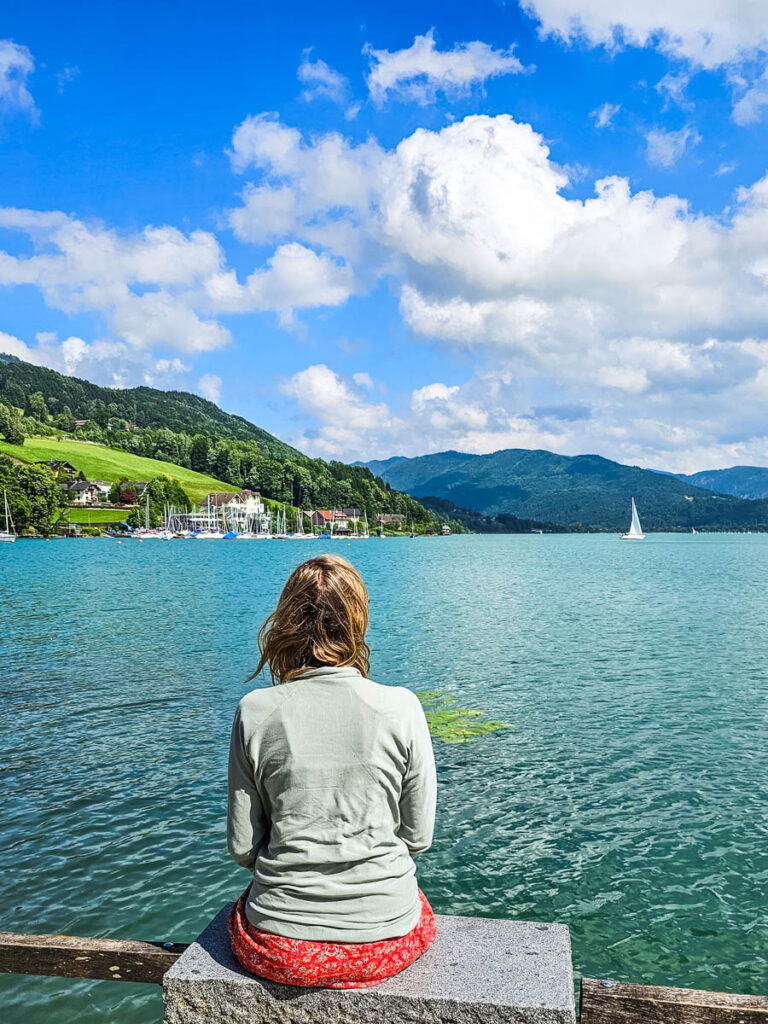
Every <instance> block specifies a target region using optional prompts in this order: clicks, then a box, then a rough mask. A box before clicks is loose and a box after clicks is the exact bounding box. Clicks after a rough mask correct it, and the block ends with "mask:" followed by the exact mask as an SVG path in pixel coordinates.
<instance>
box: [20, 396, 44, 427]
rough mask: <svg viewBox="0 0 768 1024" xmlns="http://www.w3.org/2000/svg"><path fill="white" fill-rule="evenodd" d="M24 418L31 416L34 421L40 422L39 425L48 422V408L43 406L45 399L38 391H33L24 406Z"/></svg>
mask: <svg viewBox="0 0 768 1024" xmlns="http://www.w3.org/2000/svg"><path fill="white" fill-rule="evenodd" d="M24 414H25V416H33V417H34V418H35V419H36V420H40V422H41V423H46V422H47V421H48V406H47V405H46V404H45V398H44V397H43V395H42V393H41V392H40V391H34V392H33V393H32V394H31V395H29V397H28V398H27V401H26V403H25V405H24Z"/></svg>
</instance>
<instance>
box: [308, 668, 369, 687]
mask: <svg viewBox="0 0 768 1024" xmlns="http://www.w3.org/2000/svg"><path fill="white" fill-rule="evenodd" d="M362 678H363V677H362V674H361V672H360V669H357V668H355V667H354V665H320V666H318V667H317V668H311V669H309V671H307V672H302V674H301V675H300V676H297V677H296V678H295V679H294V680H292V682H296V683H300V682H301V681H302V680H303V679H322V680H324V681H326V682H329V683H330V682H334V681H335V680H336V679H362Z"/></svg>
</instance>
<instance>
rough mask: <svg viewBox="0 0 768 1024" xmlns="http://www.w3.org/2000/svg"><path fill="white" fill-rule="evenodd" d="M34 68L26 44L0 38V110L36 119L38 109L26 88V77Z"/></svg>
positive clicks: (33, 60) (32, 59)
mask: <svg viewBox="0 0 768 1024" xmlns="http://www.w3.org/2000/svg"><path fill="white" fill-rule="evenodd" d="M34 70H35V59H34V57H33V56H32V54H31V53H30V51H29V50H28V49H27V47H26V46H19V44H18V43H14V42H13V41H12V40H10V39H0V110H2V111H3V112H5V113H7V114H12V113H22V114H26V115H27V117H29V118H30V119H31V120H33V121H36V120H37V117H38V110H37V107H36V106H35V101H34V100H33V98H32V93H31V92H30V91H29V89H28V88H27V79H28V78H29V76H30V75H31V74H32V72H33V71H34Z"/></svg>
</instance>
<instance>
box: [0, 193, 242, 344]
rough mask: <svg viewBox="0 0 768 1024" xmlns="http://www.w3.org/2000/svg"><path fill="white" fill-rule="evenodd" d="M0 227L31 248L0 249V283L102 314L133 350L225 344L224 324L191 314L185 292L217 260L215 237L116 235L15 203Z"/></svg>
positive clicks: (173, 232) (1, 214) (58, 305)
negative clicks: (21, 252)
mask: <svg viewBox="0 0 768 1024" xmlns="http://www.w3.org/2000/svg"><path fill="white" fill-rule="evenodd" d="M0 226H1V227H4V228H7V229H9V230H11V231H16V232H21V233H24V234H26V235H27V236H28V237H29V238H30V240H31V241H32V242H33V244H34V246H35V251H34V253H33V255H31V256H13V255H10V254H8V253H7V252H0V283H2V284H5V285H22V284H31V285H35V286H36V287H37V288H39V289H40V291H41V292H42V294H43V296H44V297H45V301H46V303H47V304H48V305H49V306H50V307H52V308H54V309H60V310H63V311H64V312H66V313H82V312H97V313H100V314H101V315H103V316H104V318H105V320H106V322H107V324H108V325H109V328H110V330H112V331H113V332H114V333H115V334H116V335H117V336H118V338H120V339H122V340H124V341H126V342H127V343H128V344H129V345H131V346H133V347H135V348H152V347H157V346H161V345H166V346H170V347H172V348H177V349H180V350H182V351H186V352H195V351H204V350H207V349H213V348H218V347H220V346H221V345H225V344H226V343H227V342H228V341H229V332H228V331H227V330H226V329H225V328H223V327H222V326H221V325H219V324H218V323H216V322H215V321H213V320H204V319H201V318H200V317H199V316H198V315H197V312H196V311H195V309H194V303H193V300H192V298H191V295H190V291H191V289H193V288H195V287H197V286H199V284H200V282H201V281H203V280H205V279H206V278H207V277H209V276H211V275H213V274H215V273H217V272H218V271H219V268H220V266H221V264H222V261H223V253H222V251H221V249H220V247H219V244H218V242H217V241H216V239H215V238H214V236H213V235H211V234H208V233H206V232H204V231H193V232H192V233H191V234H190V235H184V234H183V233H182V232H180V231H178V230H177V229H176V228H170V227H163V228H152V227H148V228H145V229H144V231H142V232H140V233H137V234H133V235H119V234H118V233H117V232H115V231H111V230H109V229H107V228H104V227H103V226H101V225H87V224H85V223H84V222H83V221H80V220H77V219H75V218H72V217H68V216H66V215H65V214H63V213H57V212H52V213H41V212H38V211H34V210H17V209H13V208H3V209H0Z"/></svg>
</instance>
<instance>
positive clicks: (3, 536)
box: [0, 491, 16, 544]
mask: <svg viewBox="0 0 768 1024" xmlns="http://www.w3.org/2000/svg"><path fill="white" fill-rule="evenodd" d="M3 505H4V506H5V529H4V530H0V541H8V542H9V543H11V544H13V542H14V541H15V540H16V530H15V529H14V526H13V519H11V510H10V508H9V507H8V492H7V491H3Z"/></svg>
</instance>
